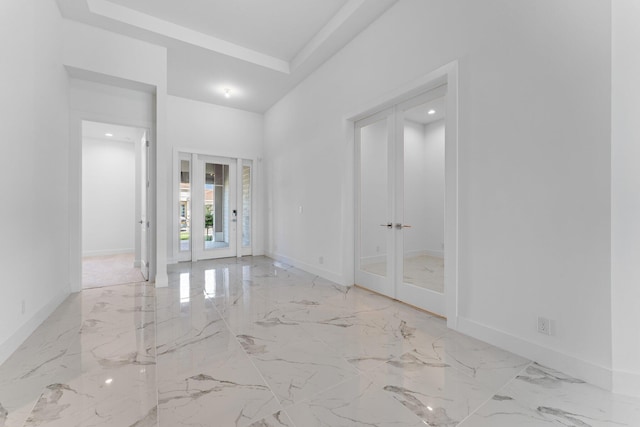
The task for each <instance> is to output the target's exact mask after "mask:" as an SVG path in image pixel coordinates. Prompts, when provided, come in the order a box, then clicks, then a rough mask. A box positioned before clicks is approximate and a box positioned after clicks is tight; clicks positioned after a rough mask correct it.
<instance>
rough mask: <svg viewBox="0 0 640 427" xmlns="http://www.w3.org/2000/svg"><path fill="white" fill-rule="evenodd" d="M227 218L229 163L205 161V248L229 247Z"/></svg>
mask: <svg viewBox="0 0 640 427" xmlns="http://www.w3.org/2000/svg"><path fill="white" fill-rule="evenodd" d="M229 219H230V218H229V165H221V164H217V163H205V168H204V224H203V225H204V227H203V233H204V249H205V250H208V249H214V248H227V247H229V237H230V236H229Z"/></svg>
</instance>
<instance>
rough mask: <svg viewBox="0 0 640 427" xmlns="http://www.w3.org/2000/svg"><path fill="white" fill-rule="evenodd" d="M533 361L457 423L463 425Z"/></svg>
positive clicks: (529, 364)
mask: <svg viewBox="0 0 640 427" xmlns="http://www.w3.org/2000/svg"><path fill="white" fill-rule="evenodd" d="M533 363H535V362H531V361H530V362H529V363H527V366H525V367H524V368H522V369H521V370H519V371H518V373H516V374H515V375H514V376H513V377H512V378H511V379H510V380H509V381H507V382H506V383H505V384H504V385H502V386H501V387H500V388H498V390H496V391H495V392H494V393H492V394H491V396H490V397H489V398H488V399H487V400H485V401H484V402H482V403H481V404H480V405H478V407H477V408H476V409H474V410H473V411H471V412H470V413H469V415H467V416H466V417H464V418H463V419H462V420H460V423H459V424H458V425H463V424H464V422H465V421H466V420H468V419H469V418H471V416H472V415H474V414H475V413H476V412H478V410H480V408H483V407H484V406H485V405H486V404H487V403H489V402H490V401H491V400H493V398H494V396H496V395H497V394H498V392H500V390H503V389H504V388H505V387H507V386H508V385H509V384H511V383H512V382H514V381H515V380H516V378H518V376H519V375H520V374H522V373H523V372H524V371H526V370H527V369H528V368H529V366H531V365H532V364H533Z"/></svg>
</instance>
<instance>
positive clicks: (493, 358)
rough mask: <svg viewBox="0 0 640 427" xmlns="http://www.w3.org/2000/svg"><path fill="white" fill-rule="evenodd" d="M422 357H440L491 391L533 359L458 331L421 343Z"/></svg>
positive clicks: (419, 350)
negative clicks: (425, 344)
mask: <svg viewBox="0 0 640 427" xmlns="http://www.w3.org/2000/svg"><path fill="white" fill-rule="evenodd" d="M417 350H418V353H420V354H421V355H422V357H427V358H431V359H434V360H440V361H442V362H444V363H447V364H449V365H451V366H452V367H454V368H456V369H458V370H460V371H461V372H463V373H465V374H467V375H469V376H471V377H472V378H475V379H476V380H477V381H478V382H479V383H481V384H483V385H484V386H486V387H487V388H489V389H491V390H497V389H498V388H500V387H502V386H503V385H505V384H506V383H507V382H509V381H510V380H511V379H512V378H514V377H515V376H516V375H517V374H518V373H519V372H521V371H522V370H523V369H524V368H525V367H527V365H528V364H529V363H530V361H529V360H527V359H524V358H522V357H520V356H517V355H515V354H513V353H510V352H508V351H505V350H501V349H499V348H497V347H494V346H492V345H491V344H487V343H484V342H482V341H478V340H476V339H473V338H471V337H468V336H466V335H463V334H460V333H458V332H455V331H449V332H447V333H446V334H445V335H443V336H441V337H439V338H438V339H437V340H436V341H435V342H434V343H433V344H432V345H431V347H428V346H419V347H418V349H417Z"/></svg>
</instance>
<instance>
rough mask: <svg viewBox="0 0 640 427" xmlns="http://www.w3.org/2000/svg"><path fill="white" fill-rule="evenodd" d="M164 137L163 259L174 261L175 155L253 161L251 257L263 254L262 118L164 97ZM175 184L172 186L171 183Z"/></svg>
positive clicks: (198, 102)
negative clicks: (166, 154)
mask: <svg viewBox="0 0 640 427" xmlns="http://www.w3.org/2000/svg"><path fill="white" fill-rule="evenodd" d="M167 117H168V122H167V125H168V127H167V136H168V138H167V139H168V143H169V145H170V148H171V151H172V153H173V155H172V160H171V165H170V168H171V169H170V170H171V171H173V172H172V173H171V174H168V176H167V181H166V185H167V186H168V188H170V189H171V193H170V194H169V196H168V199H169V200H171V201H172V202H171V203H170V204H169V206H168V208H167V217H168V218H170V220H169V223H168V224H167V234H168V236H170V238H169V245H168V248H167V249H168V253H167V257H168V259H169V261H175V260H176V259H175V257H176V255H177V253H176V252H175V250H176V249H177V245H178V238H177V236H178V233H177V228H176V227H177V224H178V222H177V221H178V218H177V213H178V208H177V206H178V187H177V179H178V178H177V171H178V170H177V169H176V168H177V167H178V159H177V152H179V151H184V152H191V153H200V154H209V155H215V156H222V157H231V158H243V159H249V160H253V173H254V180H255V181H254V183H255V184H254V185H255V187H254V191H255V192H254V203H255V205H256V206H255V209H256V218H255V219H256V220H257V224H256V227H255V228H254V230H253V239H254V247H255V248H256V252H255V253H254V255H261V254H264V236H263V233H262V230H263V229H264V222H263V218H264V211H263V208H262V206H263V190H262V189H263V187H262V181H263V179H262V147H263V116H262V114H257V113H251V112H248V111H243V110H237V109H234V108H228V107H222V106H219V105H213V104H207V103H204V102H200V101H193V100H189V99H185V98H179V97H175V96H169V97H168V103H167ZM174 181H175V182H174Z"/></svg>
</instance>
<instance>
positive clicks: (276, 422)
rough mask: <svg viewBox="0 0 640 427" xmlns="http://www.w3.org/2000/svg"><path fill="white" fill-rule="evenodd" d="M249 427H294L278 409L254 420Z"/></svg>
mask: <svg viewBox="0 0 640 427" xmlns="http://www.w3.org/2000/svg"><path fill="white" fill-rule="evenodd" d="M249 427H294V425H293V422H291V420H290V419H289V417H288V416H287V414H286V413H285V412H284V411H278V412H276V413H275V414H273V415H270V416H268V417H266V418H263V419H261V420H258V421H255V422H253V423H251V425H249Z"/></svg>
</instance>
